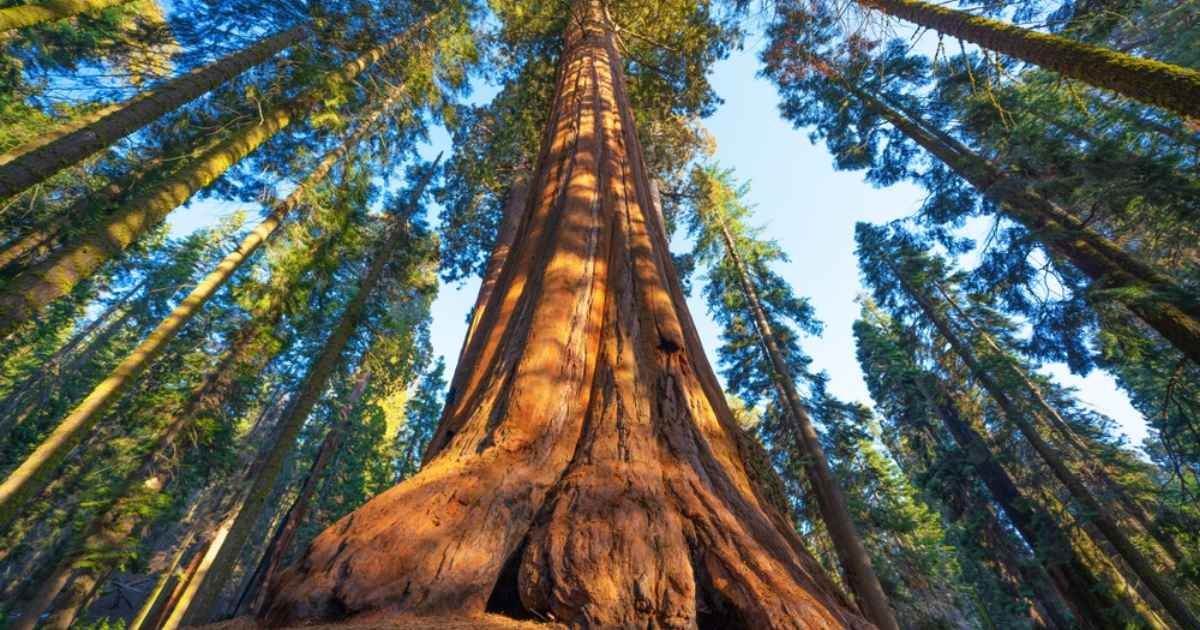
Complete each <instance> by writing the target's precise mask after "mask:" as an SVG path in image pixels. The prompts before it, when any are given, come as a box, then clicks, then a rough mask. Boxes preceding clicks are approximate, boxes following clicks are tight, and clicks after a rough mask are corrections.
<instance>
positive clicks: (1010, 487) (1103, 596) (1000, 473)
mask: <svg viewBox="0 0 1200 630" xmlns="http://www.w3.org/2000/svg"><path fill="white" fill-rule="evenodd" d="M934 390H935V391H936V394H933V395H931V400H930V403H931V404H932V405H933V406H934V408H935V409H936V411H937V414H938V417H940V418H941V420H942V423H943V424H944V425H945V427H946V430H947V432H948V433H949V434H950V436H951V437H952V438H953V439H954V442H955V443H956V444H958V446H959V448H961V449H962V450H963V452H964V453H965V454H966V457H967V459H968V461H970V462H971V466H972V468H974V469H975V474H976V475H978V476H979V478H980V479H981V480H982V481H983V483H984V486H985V487H987V489H988V493H989V494H991V496H992V499H993V500H994V501H995V502H996V504H997V505H999V506H1000V509H1002V510H1004V514H1005V516H1007V517H1008V520H1009V521H1011V522H1012V524H1013V526H1014V527H1015V528H1016V529H1017V531H1018V532H1020V534H1021V537H1022V538H1024V539H1025V541H1026V542H1027V543H1028V544H1029V546H1030V547H1032V548H1033V549H1034V551H1035V554H1036V556H1037V558H1038V561H1039V562H1040V563H1041V564H1042V566H1043V567H1045V569H1046V573H1047V574H1048V575H1049V576H1050V577H1051V579H1052V580H1053V581H1054V583H1055V586H1056V587H1057V588H1058V590H1059V592H1060V593H1062V595H1063V597H1064V598H1065V599H1066V600H1067V602H1068V603H1069V604H1070V606H1071V610H1072V615H1073V616H1074V618H1075V620H1076V622H1077V623H1078V624H1080V625H1081V626H1083V627H1085V628H1105V627H1107V626H1108V624H1110V623H1111V621H1112V620H1111V618H1110V617H1108V615H1107V612H1108V611H1109V610H1110V609H1113V608H1120V607H1122V603H1121V602H1120V601H1117V600H1114V599H1112V598H1110V597H1109V596H1108V594H1107V593H1108V590H1109V589H1108V587H1107V586H1106V585H1105V584H1104V582H1103V580H1102V579H1101V578H1100V577H1099V576H1097V575H1096V574H1095V573H1094V572H1092V570H1091V569H1089V568H1088V565H1087V563H1086V562H1085V561H1083V560H1082V559H1081V558H1079V557H1078V555H1077V553H1076V551H1075V548H1074V546H1073V545H1072V544H1071V539H1070V537H1069V536H1068V535H1067V534H1066V533H1065V532H1063V531H1062V529H1061V528H1060V527H1059V526H1058V523H1057V522H1056V521H1055V520H1054V518H1053V517H1052V516H1050V515H1049V514H1046V513H1044V512H1043V511H1041V510H1040V509H1038V507H1037V506H1036V504H1035V503H1034V502H1033V501H1031V500H1030V499H1029V498H1027V497H1025V496H1023V495H1022V494H1021V491H1020V490H1018V489H1017V484H1016V483H1015V482H1014V481H1013V479H1012V477H1010V476H1009V474H1008V472H1007V471H1006V470H1004V467H1003V466H1001V465H1000V463H999V462H997V461H996V459H995V458H994V457H993V456H992V453H991V450H990V449H989V448H988V446H987V442H986V440H984V438H983V436H982V435H980V434H979V432H978V431H977V430H976V429H975V428H974V427H972V426H971V425H970V424H968V423H967V422H966V420H964V419H963V418H962V416H961V415H959V412H958V410H957V409H956V408H955V407H954V405H953V403H952V402H951V399H950V398H949V392H947V391H946V390H945V388H944V385H943V384H942V383H941V382H940V381H938V382H937V383H936V384H935V385H934ZM1149 625H1151V626H1154V625H1155V624H1154V623H1150V624H1149Z"/></svg>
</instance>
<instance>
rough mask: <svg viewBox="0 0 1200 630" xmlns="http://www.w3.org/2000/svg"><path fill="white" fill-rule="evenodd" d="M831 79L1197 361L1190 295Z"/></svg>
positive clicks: (924, 127) (947, 140)
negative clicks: (993, 201) (1112, 292)
mask: <svg viewBox="0 0 1200 630" xmlns="http://www.w3.org/2000/svg"><path fill="white" fill-rule="evenodd" d="M830 78H831V79H832V80H835V81H838V82H839V84H840V85H841V86H842V87H843V88H844V89H845V90H846V91H847V92H848V93H849V94H851V95H853V96H854V97H855V98H857V99H859V100H861V101H862V102H863V104H864V105H866V106H867V107H868V108H870V109H872V110H874V111H876V112H877V113H879V114H880V115H881V116H883V117H884V118H885V119H886V120H887V121H888V122H889V123H890V124H891V125H892V126H894V127H896V129H898V130H900V132H901V133H903V134H904V135H905V136H908V137H909V138H910V139H911V140H912V141H913V142H915V143H917V144H918V145H920V146H921V148H923V149H925V150H926V151H929V152H930V153H931V154H932V155H933V156H934V157H936V158H937V159H939V160H941V161H942V162H943V163H944V164H946V166H948V167H950V169H951V170H953V171H954V172H955V173H957V174H958V175H959V176H960V177H962V178H963V179H965V180H966V181H967V182H968V183H970V184H971V185H972V186H974V187H975V188H976V189H977V190H979V192H980V193H982V194H984V195H986V196H987V197H989V198H991V199H993V200H995V201H996V202H998V204H999V206H1000V210H1001V211H1002V212H1004V213H1005V215H1007V216H1008V217H1009V218H1011V219H1013V220H1014V221H1016V222H1017V223H1020V224H1021V225H1023V226H1025V228H1026V229H1028V230H1029V231H1030V232H1031V233H1032V234H1033V235H1034V237H1035V238H1037V239H1038V240H1039V241H1041V243H1042V244H1043V245H1044V246H1045V247H1046V249H1047V251H1049V252H1051V253H1053V254H1056V255H1059V256H1062V257H1063V258H1065V259H1067V260H1069V261H1070V262H1071V264H1072V265H1074V266H1075V267H1077V268H1078V269H1079V270H1080V271H1081V272H1083V274H1084V275H1086V276H1087V277H1088V278H1089V279H1090V280H1091V287H1092V288H1093V289H1096V290H1105V291H1110V290H1111V291H1114V295H1113V298H1111V299H1114V300H1116V301H1118V302H1120V303H1121V304H1122V305H1123V306H1125V307H1126V308H1128V309H1129V310H1130V311H1131V312H1132V313H1133V314H1134V315H1136V316H1137V317H1138V318H1139V319H1141V320H1142V321H1143V322H1145V323H1146V324H1147V325H1148V326H1150V327H1151V328H1153V329H1155V330H1156V331H1158V333H1159V334H1160V335H1162V336H1163V338H1164V339H1166V340H1167V341H1168V342H1169V343H1170V344H1171V345H1173V346H1175V347H1176V348H1178V349H1179V351H1180V352H1182V353H1183V354H1184V355H1186V356H1187V357H1188V358H1189V359H1191V360H1192V361H1193V362H1195V363H1198V364H1200V303H1197V300H1196V297H1195V296H1193V295H1190V294H1189V293H1188V292H1187V291H1186V290H1185V289H1184V288H1182V287H1180V286H1179V285H1178V284H1177V283H1176V282H1174V281H1173V280H1172V279H1171V278H1169V277H1168V276H1166V275H1165V274H1163V273H1162V272H1160V271H1158V270H1156V269H1154V268H1153V267H1150V266H1149V265H1146V264H1145V263H1143V262H1141V261H1139V260H1137V259H1136V258H1134V257H1133V256H1131V255H1129V253H1128V252H1125V251H1124V250H1122V249H1121V248H1120V247H1119V246H1117V245H1116V244H1115V243H1113V242H1112V241H1110V240H1108V239H1107V238H1105V237H1104V236H1103V235H1101V234H1099V233H1097V232H1095V231H1094V230H1092V229H1091V228H1089V227H1087V225H1085V224H1084V223H1083V222H1082V221H1080V220H1079V219H1077V218H1076V217H1074V216H1072V215H1071V214H1070V213H1068V212H1067V211H1066V210H1064V209H1062V208H1060V207H1058V206H1056V205H1055V204H1054V203H1052V202H1050V201H1049V200H1047V199H1045V198H1044V197H1042V196H1040V195H1038V194H1037V193H1036V192H1035V191H1033V190H1030V189H1029V187H1028V186H1025V185H1024V184H1023V183H1022V182H1021V181H1020V180H1019V179H1017V178H1014V177H1012V176H1010V175H1008V174H1006V173H1005V172H1003V171H1002V170H1001V169H999V168H997V167H996V166H995V165H994V164H992V163H991V162H989V161H988V160H986V159H984V158H982V157H980V156H979V155H977V154H975V153H974V152H972V151H971V150H970V149H969V148H968V147H966V146H964V145H963V144H961V143H959V142H958V141H956V140H954V139H953V138H951V137H950V136H949V135H947V134H945V133H944V132H941V131H939V130H937V129H933V128H930V126H929V125H928V124H926V123H925V121H923V120H920V119H917V118H914V117H910V116H907V115H905V114H904V113H902V112H900V111H898V110H896V109H894V108H892V107H890V106H889V105H888V104H886V103H884V102H883V101H882V100H880V99H879V98H876V97H875V96H873V95H871V94H869V93H867V92H866V91H864V90H862V89H860V88H858V87H857V86H855V85H852V84H850V83H849V82H847V81H844V80H842V79H841V78H840V77H837V76H831V77H830Z"/></svg>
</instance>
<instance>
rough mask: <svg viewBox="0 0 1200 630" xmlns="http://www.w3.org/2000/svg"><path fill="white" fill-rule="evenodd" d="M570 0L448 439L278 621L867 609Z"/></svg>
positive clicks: (800, 614) (744, 617)
mask: <svg viewBox="0 0 1200 630" xmlns="http://www.w3.org/2000/svg"><path fill="white" fill-rule="evenodd" d="M575 7H576V8H575V13H574V15H573V18H572V20H571V21H570V24H569V25H568V27H567V28H568V32H567V35H566V44H565V46H564V50H563V58H562V59H561V60H560V68H561V70H560V75H559V83H558V88H557V93H556V95H555V100H554V110H553V111H552V112H551V115H550V117H549V119H550V120H549V122H548V123H547V125H548V127H547V128H548V130H550V131H549V133H548V134H547V136H546V147H544V148H543V151H542V153H541V157H540V162H539V167H538V169H537V171H536V174H535V175H534V176H533V177H532V178H531V180H530V181H531V188H530V193H529V200H528V204H529V205H528V207H527V209H526V211H525V214H526V218H525V219H524V220H523V221H522V224H521V227H520V228H519V229H518V231H517V235H516V239H515V241H514V243H513V245H512V247H511V249H510V250H509V252H508V254H507V256H506V259H505V262H504V268H503V270H502V271H501V272H500V274H499V277H498V278H497V279H496V282H495V285H494V289H492V295H491V296H490V298H489V299H488V306H486V307H485V311H484V313H483V314H482V316H481V318H480V319H479V322H478V326H477V328H475V329H474V330H473V331H472V333H471V334H472V337H473V338H472V340H471V341H470V342H469V343H468V344H466V347H465V349H464V354H463V356H462V357H461V359H460V360H464V361H468V363H467V364H466V365H465V366H464V367H463V370H465V371H466V372H465V373H464V375H463V378H462V379H461V384H460V386H461V390H460V391H458V389H459V388H458V387H456V391H455V392H454V396H453V398H452V400H450V401H449V402H448V405H447V409H446V412H445V415H444V416H443V421H442V426H441V427H440V429H439V433H438V436H437V438H436V440H437V442H438V443H437V444H436V445H435V446H433V447H431V448H430V451H429V454H428V455H427V463H426V465H425V467H424V468H423V469H422V470H421V472H419V473H418V474H417V475H415V476H414V477H412V478H410V479H409V480H407V481H405V482H404V483H402V484H400V485H398V486H396V487H395V488H392V489H391V490H389V491H387V492H385V493H383V494H381V495H380V496H378V497H376V498H374V499H372V500H371V501H369V502H368V503H367V504H366V505H364V506H363V507H362V508H359V510H357V511H356V512H355V513H353V514H351V515H350V516H348V517H346V518H345V519H343V520H342V521H340V522H339V523H337V524H335V525H334V526H333V527H331V528H329V529H328V530H326V531H325V532H323V533H322V534H321V535H319V536H318V537H317V539H316V540H315V541H314V543H313V544H312V546H311V547H310V548H309V550H308V551H307V552H306V554H305V555H304V557H303V558H302V559H301V560H300V562H299V563H298V564H297V565H296V566H295V567H293V568H292V569H289V570H288V571H287V572H285V573H283V574H282V575H281V576H280V579H279V580H278V581H277V582H276V583H275V584H273V585H272V588H271V595H270V601H269V602H268V606H267V609H266V613H265V615H264V617H265V620H266V621H268V622H270V623H272V624H288V623H298V622H310V621H316V620H320V619H334V618H338V617H345V616H349V615H353V614H358V613H363V612H367V611H378V610H395V611H404V612H408V613H417V614H434V613H455V614H460V615H461V614H467V615H469V614H473V613H482V612H483V611H484V610H485V607H486V606H488V602H489V600H493V601H492V606H493V608H505V609H520V610H524V611H527V612H529V613H532V614H534V615H535V616H539V617H543V618H546V617H553V618H555V619H557V620H560V621H563V622H566V623H568V624H573V625H575V626H585V627H661V628H696V627H697V626H698V625H700V624H702V623H703V624H705V625H708V624H710V623H712V624H715V625H713V627H738V626H739V625H742V626H745V625H748V624H754V625H758V626H762V627H763V628H840V627H869V624H866V622H864V621H862V620H861V619H860V618H859V617H858V616H857V615H856V614H855V613H853V612H852V611H851V609H850V608H849V607H848V606H847V605H846V604H845V602H844V601H843V600H842V599H841V598H840V597H839V596H838V595H837V592H836V589H835V588H834V587H833V585H832V582H830V581H829V580H828V578H827V577H826V576H824V575H823V574H822V573H821V572H820V569H819V568H818V567H817V565H816V563H815V561H814V560H812V559H811V557H809V556H807V554H805V553H804V552H803V550H802V545H800V544H798V542H797V540H796V534H795V532H794V530H793V529H792V528H791V526H790V525H789V524H787V523H786V519H783V518H781V517H780V516H779V515H778V514H777V513H776V512H775V510H774V508H772V507H769V506H768V505H767V504H766V503H765V502H763V501H762V500H761V499H760V496H761V495H760V491H759V488H758V487H757V486H756V482H755V481H754V480H753V478H752V477H751V476H750V475H749V474H748V472H747V467H746V466H745V464H744V463H743V462H742V460H741V453H742V449H741V443H740V442H739V441H738V440H739V438H740V437H741V436H740V433H739V432H738V430H737V428H736V424H735V423H734V422H733V419H732V417H731V415H730V414H729V411H728V409H727V408H726V407H725V405H724V400H723V395H722V394H721V392H720V389H719V387H715V383H716V381H715V377H711V379H710V374H711V368H709V366H708V365H707V363H706V362H704V359H703V356H702V354H700V353H702V350H701V349H700V347H699V339H698V335H697V334H696V332H695V330H694V328H693V326H692V323H691V320H690V318H688V317H687V316H686V310H684V309H683V307H682V306H681V305H682V293H681V291H680V288H679V287H678V283H677V281H676V279H675V277H674V272H673V270H672V269H671V267H670V259H669V254H668V252H667V250H666V238H665V234H663V233H662V226H661V224H660V223H659V221H658V220H657V217H656V215H655V214H654V210H653V206H652V201H651V197H650V194H649V192H650V187H649V184H648V182H647V181H646V179H645V171H644V168H643V167H642V166H641V155H640V152H641V150H640V147H639V146H638V145H637V142H636V134H635V132H634V126H633V121H632V116H631V114H630V113H629V102H628V99H627V98H626V97H625V94H624V91H623V89H622V87H621V77H620V73H621V62H620V57H619V55H618V54H617V51H616V47H615V44H614V41H613V36H612V33H611V31H610V30H609V28H608V27H607V25H606V23H605V22H604V21H603V19H602V18H600V17H599V16H600V15H601V13H600V10H599V3H598V2H595V1H594V0H578V1H577V2H576V5H575ZM489 275H490V273H489ZM696 362H700V365H702V366H703V367H702V369H703V370H707V371H708V372H706V374H705V375H698V374H697V373H696V372H695V371H694V368H693V365H694V364H695V363H696ZM514 567H515V573H514V571H513V568H514ZM514 581H515V583H512V582H514ZM498 582H500V583H498ZM493 594H495V596H494V597H493ZM514 597H515V598H517V599H519V601H518V602H513V601H498V600H499V599H504V598H510V599H511V598H514ZM727 621H731V622H734V624H735V625H733V626H730V625H728V624H725V625H721V623H723V622H727Z"/></svg>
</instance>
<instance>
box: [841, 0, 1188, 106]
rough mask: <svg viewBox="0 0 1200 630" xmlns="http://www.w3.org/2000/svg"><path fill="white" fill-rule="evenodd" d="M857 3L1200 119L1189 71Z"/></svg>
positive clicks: (965, 20)
mask: <svg viewBox="0 0 1200 630" xmlns="http://www.w3.org/2000/svg"><path fill="white" fill-rule="evenodd" d="M858 2H859V3H860V4H862V5H864V6H867V7H870V8H873V9H878V10H880V11H882V12H884V13H887V14H888V15H892V16H895V17H898V18H901V19H903V20H908V21H910V22H913V23H915V24H919V25H921V26H924V27H926V28H930V29H933V30H935V31H938V32H939V33H944V34H946V35H950V36H951V37H957V38H958V39H962V40H965V41H968V42H971V43H973V44H976V45H978V46H980V47H981V48H986V49H988V50H994V51H996V52H1000V53H1004V54H1006V55H1009V56H1012V57H1015V58H1017V59H1020V60H1022V61H1026V62H1029V63H1032V64H1035V65H1038V66H1041V67H1043V68H1046V69H1047V70H1053V71H1055V72H1058V73H1060V74H1062V75H1063V76H1066V77H1069V78H1072V79H1078V80H1080V81H1083V82H1085V83H1089V84H1091V85H1094V86H1096V87H1101V88H1105V89H1108V90H1112V91H1114V92H1117V93H1118V94H1122V95H1124V96H1128V97H1129V98H1132V99H1136V100H1139V101H1141V102H1143V103H1146V104H1148V105H1156V106H1158V107H1163V108H1165V109H1169V110H1172V111H1174V112H1176V113H1178V114H1179V115H1181V116H1185V117H1191V118H1200V72H1197V71H1196V70H1193V69H1191V68H1185V67H1182V66H1176V65H1172V64H1169V63H1163V62H1161V61H1156V60H1154V59H1142V58H1139V57H1134V56H1132V55H1127V54H1124V53H1120V52H1117V51H1115V50H1111V49H1108V48H1103V47H1101V46H1095V45H1093V44H1086V43H1083V42H1078V41H1075V40H1071V39H1068V38H1066V37H1062V36H1061V35H1052V34H1050V33H1042V32H1039V31H1032V30H1029V29H1026V28H1021V27H1020V26H1016V25H1014V24H1009V23H1006V22H1001V21H999V20H993V19H990V18H986V17H982V16H978V15H971V14H970V13H967V12H965V11H960V10H956V9H951V8H948V7H943V6H938V5H936V4H931V3H928V2H923V1H922V0H858Z"/></svg>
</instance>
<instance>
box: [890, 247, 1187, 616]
mask: <svg viewBox="0 0 1200 630" xmlns="http://www.w3.org/2000/svg"><path fill="white" fill-rule="evenodd" d="M888 264H889V266H890V265H891V263H888ZM892 270H893V274H894V275H895V276H896V278H897V279H898V280H899V281H900V282H901V284H902V286H903V288H904V290H905V292H906V293H908V294H909V295H910V296H911V297H912V298H913V299H914V300H915V301H916V302H917V303H918V304H919V305H920V307H921V310H922V311H923V312H924V313H925V316H926V317H927V318H928V319H929V321H930V322H931V323H932V324H933V325H934V327H935V328H937V330H938V333H939V334H940V335H941V336H942V337H943V338H944V339H945V340H946V341H947V343H949V344H950V346H951V347H952V348H953V349H954V352H955V354H957V355H958V356H959V357H960V358H961V359H962V361H963V363H965V364H966V365H967V368H968V369H969V370H970V371H971V373H972V375H973V376H974V377H975V378H976V379H977V380H978V381H979V383H980V384H981V385H983V388H984V389H985V390H987V392H988V394H989V395H990V396H991V397H992V399H993V400H995V401H996V404H997V405H999V407H1000V409H1001V411H1002V412H1003V413H1004V416H1005V417H1006V418H1007V419H1008V420H1009V422H1012V423H1013V425H1015V426H1016V427H1017V430H1018V431H1020V432H1021V435H1023V436H1024V437H1025V439H1026V440H1027V441H1028V442H1029V444H1030V446H1032V447H1033V449H1034V451H1035V452H1037V454H1038V456H1040V457H1041V458H1042V460H1043V461H1044V462H1045V463H1046V465H1047V466H1048V467H1049V468H1050V470H1051V471H1052V472H1053V474H1054V476H1055V478H1057V479H1058V480H1059V482H1061V483H1062V484H1063V486H1065V487H1066V488H1067V491H1068V492H1069V493H1070V495H1071V496H1072V497H1073V498H1074V499H1075V500H1076V501H1078V502H1079V505H1080V506H1081V507H1082V508H1083V509H1084V510H1085V511H1086V513H1087V518H1088V519H1090V522H1091V523H1093V524H1094V525H1095V526H1096V528H1097V529H1098V530H1099V531H1100V532H1101V533H1102V534H1103V536H1104V539H1105V540H1107V541H1108V543H1109V544H1110V545H1112V547H1113V549H1114V550H1115V551H1116V552H1117V554H1118V555H1119V556H1120V557H1121V559H1122V560H1124V561H1125V563H1126V564H1127V565H1128V566H1129V567H1130V569H1132V570H1133V572H1134V574H1135V575H1137V576H1138V578H1140V579H1141V580H1142V581H1143V582H1144V583H1145V585H1146V586H1147V588H1149V590H1150V592H1152V593H1153V594H1154V596H1155V597H1156V598H1158V600H1159V603H1160V604H1161V605H1162V606H1163V608H1164V609H1165V610H1166V611H1167V612H1168V614H1170V616H1171V617H1172V618H1173V619H1174V620H1175V622H1176V623H1178V624H1179V625H1180V626H1182V627H1184V628H1189V629H1195V628H1200V621H1197V619H1196V617H1195V616H1194V615H1193V614H1192V612H1191V610H1189V608H1188V606H1187V604H1186V602H1184V601H1183V598H1182V597H1180V595H1179V593H1178V592H1176V591H1175V589H1174V588H1173V587H1172V586H1171V585H1170V584H1169V583H1168V582H1167V581H1166V580H1165V579H1164V578H1163V577H1162V575H1160V574H1159V573H1158V571H1156V570H1155V569H1154V567H1153V566H1152V565H1151V564H1150V562H1149V561H1147V560H1146V558H1145V557H1144V556H1143V555H1142V553H1141V552H1140V551H1139V550H1138V549H1137V548H1136V547H1135V546H1134V545H1133V543H1132V542H1130V540H1129V538H1128V537H1127V536H1126V535H1125V532H1124V531H1123V530H1122V529H1121V528H1120V527H1119V526H1118V525H1117V524H1116V522H1115V521H1113V520H1112V518H1111V515H1110V513H1109V512H1108V511H1107V510H1106V509H1105V506H1103V505H1101V504H1100V502H1099V501H1098V500H1097V499H1096V497H1095V495H1093V494H1092V492H1091V490H1089V489H1088V488H1087V486H1086V485H1084V484H1083V482H1082V481H1080V479H1079V477H1078V476H1076V475H1075V473H1074V472H1072V471H1071V470H1070V469H1069V468H1068V467H1067V465H1066V463H1065V462H1064V460H1063V458H1062V456H1061V455H1060V454H1059V453H1058V452H1057V451H1056V450H1055V449H1054V447H1052V446H1051V445H1050V444H1049V443H1047V442H1046V441H1045V439H1043V438H1042V436H1041V434H1039V433H1038V431H1037V429H1036V428H1035V427H1034V426H1033V424H1032V423H1031V422H1030V421H1029V419H1028V418H1027V417H1026V416H1025V414H1024V412H1023V411H1022V410H1021V409H1020V408H1019V407H1018V406H1017V405H1016V404H1015V403H1014V402H1013V400H1012V399H1011V398H1009V396H1008V394H1007V392H1005V390H1004V389H1003V388H1002V387H1000V384H999V383H998V382H997V381H996V380H995V379H994V378H992V376H991V374H990V373H989V372H988V371H987V370H985V369H984V368H983V366H982V365H981V364H980V363H979V360H978V359H977V358H976V357H975V354H974V352H972V351H971V349H970V348H969V347H968V346H967V345H966V344H965V343H964V342H963V341H962V340H961V339H960V338H959V337H958V335H957V333H955V331H954V330H953V329H952V328H951V327H950V324H949V322H947V321H946V319H945V317H944V316H943V315H942V313H941V312H939V311H938V310H937V309H936V307H935V306H934V305H933V303H932V302H931V301H930V300H929V298H928V297H927V296H926V295H925V294H924V293H923V292H921V291H918V290H916V289H915V288H914V287H913V286H912V285H911V284H910V283H909V281H908V280H907V277H906V276H904V275H903V274H902V273H901V272H900V271H899V270H897V269H896V268H895V267H894V266H892Z"/></svg>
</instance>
